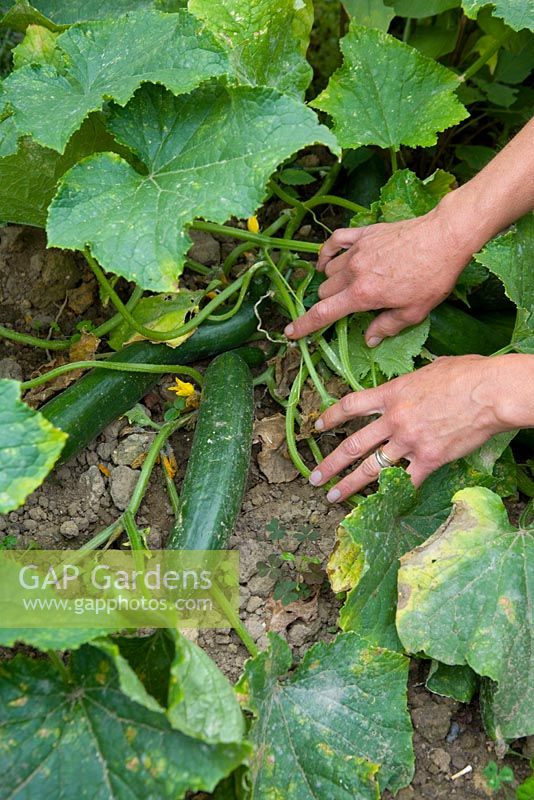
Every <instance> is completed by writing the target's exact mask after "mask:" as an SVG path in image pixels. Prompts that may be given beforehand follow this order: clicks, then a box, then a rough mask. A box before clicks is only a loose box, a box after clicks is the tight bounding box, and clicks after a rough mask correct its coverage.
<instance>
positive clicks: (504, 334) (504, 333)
mask: <svg viewBox="0 0 534 800" xmlns="http://www.w3.org/2000/svg"><path fill="white" fill-rule="evenodd" d="M513 327H514V320H513V317H510V316H508V315H505V314H496V315H495V316H493V315H491V316H490V315H486V316H485V318H484V320H481V319H477V318H476V317H474V316H472V314H469V313H466V312H465V311H462V309H461V308H457V307H456V306H453V305H451V304H450V303H442V304H441V305H440V306H438V307H437V308H435V309H434V311H432V312H431V314H430V334H429V336H428V341H427V347H428V349H429V350H430V351H431V352H432V353H434V354H435V355H437V356H445V355H450V356H462V355H468V354H470V353H479V354H480V355H485V356H487V355H491V353H495V352H496V351H497V350H500V349H501V348H502V347H505V346H506V345H507V344H509V342H510V339H511V337H512V331H513Z"/></svg>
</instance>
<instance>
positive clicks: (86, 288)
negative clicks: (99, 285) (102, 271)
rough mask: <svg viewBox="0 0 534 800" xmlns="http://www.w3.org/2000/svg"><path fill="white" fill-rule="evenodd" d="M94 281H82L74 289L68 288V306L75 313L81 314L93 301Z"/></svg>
mask: <svg viewBox="0 0 534 800" xmlns="http://www.w3.org/2000/svg"><path fill="white" fill-rule="evenodd" d="M95 289H96V283H95V282H94V281H92V280H91V281H84V282H83V283H81V284H80V286H77V287H76V288H75V289H69V292H68V296H69V299H68V306H69V308H70V309H71V311H74V313H75V314H83V313H84V311H87V309H88V308H90V307H91V306H92V305H93V303H94V301H95Z"/></svg>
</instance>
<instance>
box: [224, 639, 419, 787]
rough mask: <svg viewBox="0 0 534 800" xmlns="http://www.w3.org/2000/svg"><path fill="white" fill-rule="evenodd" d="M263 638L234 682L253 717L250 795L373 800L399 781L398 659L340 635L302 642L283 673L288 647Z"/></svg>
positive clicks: (405, 730) (402, 716) (401, 692)
mask: <svg viewBox="0 0 534 800" xmlns="http://www.w3.org/2000/svg"><path fill="white" fill-rule="evenodd" d="M269 638H270V642H271V645H270V648H269V649H268V650H266V651H264V652H262V653H260V654H259V656H257V657H256V658H254V659H250V660H249V661H248V662H247V664H246V666H245V672H244V675H243V677H242V678H241V680H240V681H239V683H238V685H237V691H238V692H239V693H240V696H241V700H242V703H243V705H244V706H245V708H247V709H248V710H250V711H251V712H252V713H253V715H254V717H255V721H254V723H253V724H252V727H251V730H250V737H251V740H252V742H253V744H254V745H255V751H254V756H253V758H252V761H251V783H252V790H251V793H252V796H253V797H254V800H272V798H277V799H278V798H283V799H284V800H377V799H378V797H379V792H380V790H383V789H386V788H388V789H390V790H391V791H392V792H396V791H397V790H398V789H400V788H401V787H402V786H406V785H407V784H408V783H409V782H410V780H411V777H412V774H413V751H412V734H411V724H410V718H409V715H408V712H407V709H406V680H407V675H408V660H407V659H406V658H405V657H404V656H402V655H400V654H399V653H393V652H390V651H387V650H383V649H380V648H376V647H372V646H370V645H369V644H368V643H367V642H366V641H365V640H364V639H362V638H360V637H359V636H357V635H356V634H354V633H345V634H339V636H338V637H337V639H336V640H335V641H334V642H332V643H331V644H324V643H322V642H320V643H319V644H316V645H314V646H313V647H311V648H310V650H308V652H307V653H306V654H305V656H304V658H303V659H302V661H301V663H300V665H299V666H298V668H297V669H296V670H295V671H294V672H292V673H289V670H290V668H291V651H290V650H289V647H288V646H287V644H286V643H285V641H284V640H283V639H281V638H280V637H279V636H277V635H276V634H274V633H271V634H269ZM288 673H289V674H288Z"/></svg>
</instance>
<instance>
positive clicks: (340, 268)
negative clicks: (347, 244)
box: [324, 248, 356, 278]
mask: <svg viewBox="0 0 534 800" xmlns="http://www.w3.org/2000/svg"><path fill="white" fill-rule="evenodd" d="M355 250H356V248H354V249H353V248H351V249H350V250H345V251H344V252H343V253H341V255H340V256H336V258H333V259H332V260H331V261H329V262H328V264H327V265H326V267H325V268H324V274H325V275H326V276H327V278H331V277H332V275H335V274H336V273H337V272H346V271H347V268H348V266H349V261H350V259H351V256H352V255H353V254H354V252H355Z"/></svg>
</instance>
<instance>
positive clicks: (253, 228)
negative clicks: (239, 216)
mask: <svg viewBox="0 0 534 800" xmlns="http://www.w3.org/2000/svg"><path fill="white" fill-rule="evenodd" d="M247 228H248V229H249V231H250V232H251V233H259V232H260V223H259V222H258V218H257V217H256V215H254V216H253V217H249V218H248V219H247Z"/></svg>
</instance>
